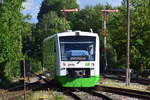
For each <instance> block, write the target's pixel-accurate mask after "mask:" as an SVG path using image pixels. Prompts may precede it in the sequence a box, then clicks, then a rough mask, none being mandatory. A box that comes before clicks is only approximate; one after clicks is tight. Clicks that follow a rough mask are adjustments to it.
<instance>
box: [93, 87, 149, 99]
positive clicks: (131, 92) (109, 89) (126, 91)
mask: <svg viewBox="0 0 150 100" xmlns="http://www.w3.org/2000/svg"><path fill="white" fill-rule="evenodd" d="M95 89H96V90H100V91H106V92H111V93H116V94H119V95H126V96H130V97H135V98H139V99H145V100H150V92H144V91H137V90H131V89H123V88H116V87H107V86H99V85H97V86H96V87H95Z"/></svg>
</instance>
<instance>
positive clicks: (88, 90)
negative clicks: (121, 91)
mask: <svg viewBox="0 0 150 100" xmlns="http://www.w3.org/2000/svg"><path fill="white" fill-rule="evenodd" d="M81 91H84V92H86V93H88V94H90V95H92V96H96V97H98V98H101V99H102V100H113V99H112V98H111V97H109V96H107V95H104V94H102V93H98V92H97V91H95V90H94V89H93V88H90V89H82V90H81Z"/></svg>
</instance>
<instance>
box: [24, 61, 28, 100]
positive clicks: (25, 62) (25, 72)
mask: <svg viewBox="0 0 150 100" xmlns="http://www.w3.org/2000/svg"><path fill="white" fill-rule="evenodd" d="M23 71H24V73H23V74H24V75H23V76H24V83H23V84H24V100H26V94H27V93H26V62H25V60H23Z"/></svg>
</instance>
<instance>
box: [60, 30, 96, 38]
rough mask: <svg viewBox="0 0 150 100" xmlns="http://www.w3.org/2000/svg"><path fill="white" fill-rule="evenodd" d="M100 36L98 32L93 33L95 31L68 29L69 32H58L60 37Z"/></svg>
mask: <svg viewBox="0 0 150 100" xmlns="http://www.w3.org/2000/svg"><path fill="white" fill-rule="evenodd" d="M76 35H77V36H96V37H97V36H98V34H97V33H93V32H84V31H70V30H69V31H67V32H62V33H57V36H58V37H61V36H76Z"/></svg>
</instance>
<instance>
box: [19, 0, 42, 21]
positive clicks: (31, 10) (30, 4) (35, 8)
mask: <svg viewBox="0 0 150 100" xmlns="http://www.w3.org/2000/svg"><path fill="white" fill-rule="evenodd" d="M42 1H43V0H26V1H25V2H23V3H22V6H23V7H24V9H23V10H22V13H23V14H24V15H27V14H30V15H31V16H32V18H31V20H30V22H32V23H36V22H37V21H38V20H37V15H38V12H39V10H40V5H41V3H42Z"/></svg>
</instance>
